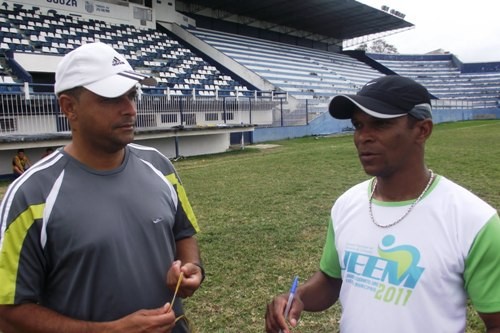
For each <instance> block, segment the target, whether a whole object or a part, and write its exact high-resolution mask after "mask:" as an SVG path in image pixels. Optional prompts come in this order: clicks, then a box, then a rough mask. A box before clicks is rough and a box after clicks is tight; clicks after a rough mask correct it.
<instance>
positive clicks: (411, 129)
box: [266, 75, 500, 333]
mask: <svg viewBox="0 0 500 333" xmlns="http://www.w3.org/2000/svg"><path fill="white" fill-rule="evenodd" d="M329 111H330V114H331V115H332V116H333V117H334V118H338V119H351V122H352V125H353V127H354V144H355V146H356V149H357V151H358V157H359V160H360V162H361V165H362V166H363V169H364V171H365V172H366V173H367V174H368V175H370V176H372V177H373V178H371V179H369V180H367V181H364V182H362V183H360V184H358V185H355V186H354V187H352V188H350V189H349V190H348V191H346V192H345V193H344V194H342V195H341V196H340V197H339V198H338V199H337V200H336V202H335V204H334V206H333V208H332V210H331V216H330V223H329V224H328V232H327V235H326V242H325V246H324V249H323V255H322V257H321V261H320V264H319V271H318V272H316V273H315V274H314V275H313V276H312V277H311V278H310V279H309V280H308V281H306V282H305V283H304V284H303V285H302V286H301V287H299V288H298V290H297V291H296V294H295V299H294V301H293V303H292V305H291V309H290V312H289V319H290V324H291V326H296V325H297V321H298V320H299V317H300V314H301V312H302V311H323V310H326V309H327V308H329V307H330V306H332V305H333V304H334V303H335V302H336V301H337V299H338V300H339V301H340V303H341V305H342V316H341V319H340V332H342V333H359V332H383V333H401V332H405V333H422V332H450V333H459V332H462V333H463V332H465V327H466V308H467V302H468V300H469V299H470V301H471V302H472V304H473V306H474V307H475V309H476V310H477V311H478V313H479V315H480V317H481V319H482V320H483V321H484V323H485V326H486V328H487V332H490V333H493V332H500V283H499V281H500V255H499V253H500V218H499V216H498V213H497V211H496V210H495V209H494V208H493V207H491V206H490V205H489V204H487V203H486V202H484V201H483V200H481V199H480V198H478V197H477V196H475V195H474V194H472V193H471V192H469V191H468V190H466V189H464V188H463V187H460V186H459V185H457V184H455V183H453V182H452V181H450V180H449V179H447V178H445V177H444V176H441V175H437V174H435V173H434V172H433V171H432V170H430V169H429V168H428V167H427V166H426V163H425V159H424V146H425V142H426V141H427V139H428V138H429V137H430V135H431V133H432V128H433V123H432V113H431V102H430V96H429V93H428V91H427V89H425V88H424V87H423V86H422V85H420V84H418V83H417V82H415V81H414V80H412V79H409V78H405V77H400V76H393V75H390V76H385V77H381V78H377V79H375V80H372V81H370V82H368V83H367V84H366V85H365V86H364V87H363V88H362V89H361V90H360V91H359V92H358V93H357V94H356V95H339V96H336V97H334V98H333V100H332V101H331V103H330V107H329ZM287 297H288V295H280V296H277V297H275V298H274V299H273V301H272V302H271V303H270V304H268V306H267V312H266V331H267V332H278V331H279V330H283V332H285V333H289V332H290V331H289V329H288V327H287V324H286V321H285V318H284V316H283V311H284V308H285V307H286V304H287Z"/></svg>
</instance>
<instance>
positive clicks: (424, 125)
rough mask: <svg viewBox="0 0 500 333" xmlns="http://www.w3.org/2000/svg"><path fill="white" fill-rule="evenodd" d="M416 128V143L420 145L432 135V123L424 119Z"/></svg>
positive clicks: (430, 120)
mask: <svg viewBox="0 0 500 333" xmlns="http://www.w3.org/2000/svg"><path fill="white" fill-rule="evenodd" d="M417 127H418V129H419V133H418V138H417V139H418V141H419V142H421V143H425V142H426V141H427V139H429V137H430V136H431V134H432V129H433V128H434V123H433V122H432V119H429V118H428V119H424V120H421V121H419V122H418V123H417Z"/></svg>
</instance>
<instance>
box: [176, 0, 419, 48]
mask: <svg viewBox="0 0 500 333" xmlns="http://www.w3.org/2000/svg"><path fill="white" fill-rule="evenodd" d="M178 2H181V3H183V4H185V5H186V6H185V8H183V11H185V12H186V14H187V15H189V14H190V13H192V14H196V15H204V14H203V11H205V9H206V8H209V9H211V10H213V11H223V12H226V13H231V14H233V15H236V16H241V17H249V18H254V19H256V20H260V21H264V22H269V23H273V24H276V25H279V26H286V27H290V28H293V29H297V30H302V31H308V32H311V33H314V34H318V35H323V36H327V37H330V38H335V39H340V40H345V39H351V38H355V37H361V36H365V35H370V34H374V33H380V32H385V31H390V30H395V29H401V28H409V27H412V26H413V24H411V23H409V22H407V21H405V20H403V19H401V18H399V17H397V16H394V15H391V14H389V13H387V12H384V11H382V10H378V9H375V8H372V7H370V6H367V5H365V4H362V3H360V2H357V1H354V0H246V1H245V0H243V1H242V0H238V1H235V0H179V1H178ZM221 19H223V18H221Z"/></svg>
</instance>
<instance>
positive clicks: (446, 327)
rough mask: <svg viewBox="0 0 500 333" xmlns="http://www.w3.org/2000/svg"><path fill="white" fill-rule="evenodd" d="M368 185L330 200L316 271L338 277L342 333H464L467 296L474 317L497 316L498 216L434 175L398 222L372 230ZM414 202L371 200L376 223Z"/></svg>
mask: <svg viewBox="0 0 500 333" xmlns="http://www.w3.org/2000/svg"><path fill="white" fill-rule="evenodd" d="M372 181H373V180H367V181H365V182H363V183H361V184H358V185H356V186H354V187H352V188H351V189H349V190H348V191H347V192H345V193H344V194H343V195H342V196H340V197H339V198H338V200H337V201H336V202H335V204H334V206H333V208H332V212H331V219H332V223H331V224H330V226H329V229H328V234H327V240H326V244H325V248H324V251H323V256H322V258H321V263H320V268H321V270H322V271H323V272H324V273H325V274H327V275H329V276H331V277H336V278H342V280H343V282H342V289H341V292H340V302H341V305H342V318H341V323H340V327H341V332H342V333H359V332H383V333H401V332H405V333H411V332H415V333H422V332H440V333H445V332H450V333H457V332H464V331H465V325H466V304H467V298H468V297H470V299H471V300H472V302H473V304H474V306H475V308H476V309H477V310H478V311H479V312H485V313H492V312H498V311H500V283H499V282H498V281H500V255H499V253H500V218H499V217H498V213H497V212H496V210H495V209H494V208H493V207H491V206H490V205H488V204H487V203H485V202H484V201H483V200H481V199H480V198H478V197H477V196H475V195H474V194H472V193H471V192H469V191H468V190H466V189H464V188H463V187H460V186H459V185H457V184H455V183H453V182H451V181H450V180H448V179H446V178H445V177H442V176H438V177H437V178H436V179H435V180H434V183H433V185H432V186H431V187H430V189H429V190H428V191H427V193H426V194H425V195H424V197H423V198H422V200H421V201H420V202H419V203H418V204H417V205H416V206H415V207H414V208H413V210H412V211H411V212H410V214H409V215H408V216H406V217H405V218H404V219H403V220H402V221H401V222H399V223H398V224H396V225H394V226H391V227H389V228H381V227H378V226H376V225H374V224H373V223H372V221H371V219H370V215H369V209H368V202H369V196H370V189H371V185H372ZM412 203H413V201H404V202H381V201H377V200H373V215H374V217H375V220H376V221H377V223H378V224H382V225H384V224H385V225H388V224H391V223H392V222H394V221H396V220H397V219H398V218H400V217H401V216H403V215H404V214H405V212H406V211H407V210H408V208H409V205H411V204H412Z"/></svg>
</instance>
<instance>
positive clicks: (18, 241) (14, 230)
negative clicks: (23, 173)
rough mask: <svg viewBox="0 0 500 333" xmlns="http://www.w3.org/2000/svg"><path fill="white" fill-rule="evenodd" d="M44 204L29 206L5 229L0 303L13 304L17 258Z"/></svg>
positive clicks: (0, 253) (1, 251)
mask: <svg viewBox="0 0 500 333" xmlns="http://www.w3.org/2000/svg"><path fill="white" fill-rule="evenodd" d="M44 207H45V204H40V205H34V206H30V207H29V208H28V209H27V210H25V211H24V212H23V213H22V214H20V215H19V216H18V217H17V218H16V219H15V220H14V221H12V223H11V224H10V225H9V226H8V228H7V230H5V234H4V240H3V246H2V248H1V249H0V276H2V277H3V278H2V283H0V304H14V301H15V294H16V280H17V273H18V269H19V258H20V256H21V250H22V247H23V243H24V239H25V238H26V235H27V234H28V230H29V229H30V228H31V226H32V225H33V223H35V221H36V220H37V219H41V218H42V216H43V209H44Z"/></svg>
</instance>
